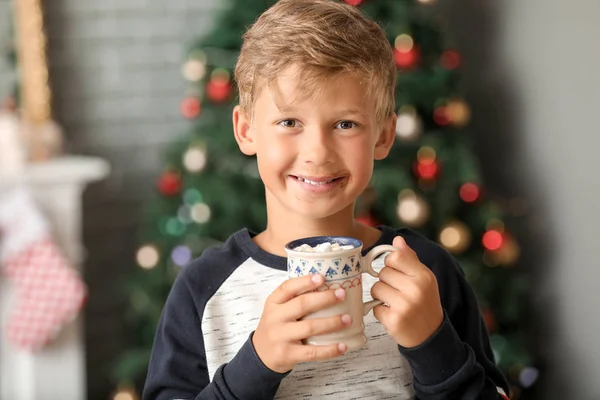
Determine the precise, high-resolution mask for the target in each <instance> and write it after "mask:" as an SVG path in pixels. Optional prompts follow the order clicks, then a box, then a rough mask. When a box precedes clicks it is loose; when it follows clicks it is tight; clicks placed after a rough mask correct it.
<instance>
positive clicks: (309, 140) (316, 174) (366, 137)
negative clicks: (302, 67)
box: [233, 67, 395, 218]
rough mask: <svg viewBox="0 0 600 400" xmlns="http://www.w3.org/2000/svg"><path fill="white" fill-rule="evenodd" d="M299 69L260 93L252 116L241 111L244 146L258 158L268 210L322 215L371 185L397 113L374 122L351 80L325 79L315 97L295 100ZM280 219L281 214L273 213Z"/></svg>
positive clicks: (237, 114) (238, 121)
mask: <svg viewBox="0 0 600 400" xmlns="http://www.w3.org/2000/svg"><path fill="white" fill-rule="evenodd" d="M296 71H297V69H296V68H293V67H292V68H290V69H288V70H286V71H285V72H284V73H282V74H281V75H280V76H279V78H278V79H277V82H276V83H277V84H276V85H274V87H276V88H277V90H270V89H269V87H268V86H267V85H265V86H264V87H263V88H262V90H261V91H260V92H259V93H258V94H257V98H256V102H255V106H254V110H253V116H249V115H245V113H243V112H241V111H240V109H239V107H236V109H235V111H234V115H233V119H234V130H235V134H236V139H237V141H238V144H239V145H240V149H241V150H242V152H243V153H245V154H247V155H254V154H256V156H257V160H258V169H259V172H260V176H261V178H262V180H263V182H264V184H265V186H266V195H267V203H268V205H269V213H270V216H272V214H271V213H272V212H275V213H278V212H282V213H290V212H291V213H295V214H299V215H301V216H304V217H307V218H325V217H329V216H331V215H334V214H336V213H339V212H340V211H342V210H347V209H348V207H353V206H354V201H355V200H356V198H357V197H358V196H359V195H360V194H361V192H362V191H363V190H364V189H365V187H366V186H367V185H368V183H369V181H370V179H371V175H372V172H373V161H374V160H378V159H382V158H384V157H386V156H387V154H388V152H389V150H390V147H391V146H392V144H393V140H394V135H395V116H392V117H390V118H389V120H387V121H385V122H384V123H383V124H377V120H376V118H375V107H374V103H373V102H372V101H370V99H369V98H366V97H365V96H364V93H365V92H366V90H365V88H364V87H363V86H362V85H361V84H360V82H359V80H358V79H356V78H354V77H353V76H350V75H341V76H338V77H335V78H332V79H329V80H327V81H325V82H323V85H324V86H322V92H321V93H320V95H318V96H309V97H308V98H304V99H301V100H296V99H297V97H298V96H297V90H296V89H297V87H298V85H301V84H302V82H298V81H297V79H296ZM276 215H277V214H276Z"/></svg>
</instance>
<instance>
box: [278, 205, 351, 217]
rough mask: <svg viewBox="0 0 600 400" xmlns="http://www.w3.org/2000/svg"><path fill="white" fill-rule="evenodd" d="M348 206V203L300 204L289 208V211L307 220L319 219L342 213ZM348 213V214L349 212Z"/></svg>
mask: <svg viewBox="0 0 600 400" xmlns="http://www.w3.org/2000/svg"><path fill="white" fill-rule="evenodd" d="M347 208H348V205H344V206H337V207H335V206H322V207H321V206H319V205H318V204H315V203H311V204H304V205H301V206H297V207H294V208H292V209H290V211H291V212H293V213H295V214H296V215H298V216H299V217H301V218H305V219H307V220H319V219H327V218H331V217H336V216H337V215H339V214H341V213H343V212H344V211H345V210H346V209H347ZM349 215H350V214H349Z"/></svg>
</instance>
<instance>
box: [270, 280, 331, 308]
mask: <svg viewBox="0 0 600 400" xmlns="http://www.w3.org/2000/svg"><path fill="white" fill-rule="evenodd" d="M323 282H324V279H323V276H321V275H319V274H314V275H305V276H300V277H298V278H291V279H288V280H286V281H285V282H283V283H282V284H281V285H279V287H277V289H275V291H274V292H273V293H271V295H270V296H269V300H271V301H272V302H273V303H275V304H283V303H287V302H288V301H290V300H291V299H293V298H294V297H296V296H298V295H299V294H303V293H306V292H310V291H313V290H315V289H318V288H319V287H321V285H323Z"/></svg>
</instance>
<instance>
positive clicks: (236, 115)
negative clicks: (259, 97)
mask: <svg viewBox="0 0 600 400" xmlns="http://www.w3.org/2000/svg"><path fill="white" fill-rule="evenodd" d="M233 134H234V136H235V140H236V142H237V144H238V146H239V147H240V150H241V151H242V153H244V154H245V155H247V156H253V155H255V154H256V144H255V142H254V137H253V132H252V129H251V127H250V119H249V116H248V114H247V113H246V111H243V110H242V109H241V107H240V106H239V105H237V106H235V108H234V109H233Z"/></svg>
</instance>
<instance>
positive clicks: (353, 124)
mask: <svg viewBox="0 0 600 400" xmlns="http://www.w3.org/2000/svg"><path fill="white" fill-rule="evenodd" d="M357 126H358V124H357V123H356V122H352V121H340V122H338V124H337V126H336V128H339V129H343V130H347V129H352V128H356V127H357Z"/></svg>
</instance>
